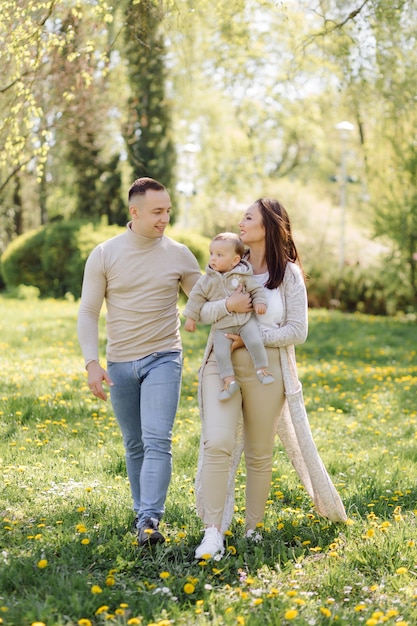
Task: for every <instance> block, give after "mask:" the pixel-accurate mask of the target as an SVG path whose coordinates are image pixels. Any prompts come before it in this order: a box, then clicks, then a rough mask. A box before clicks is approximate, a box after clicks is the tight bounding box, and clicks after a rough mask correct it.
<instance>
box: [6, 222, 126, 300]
mask: <svg viewBox="0 0 417 626" xmlns="http://www.w3.org/2000/svg"><path fill="white" fill-rule="evenodd" d="M120 232H123V229H122V228H120V227H118V226H103V225H99V224H91V223H88V224H87V223H85V222H84V223H83V222H79V221H73V222H72V221H70V222H64V221H62V222H57V223H54V224H49V225H47V226H43V227H41V228H38V229H37V230H34V231H30V232H28V233H25V234H24V235H21V236H19V237H17V238H16V239H14V240H13V241H12V242H11V243H10V244H9V246H8V247H7V249H6V250H5V252H4V253H3V256H2V259H1V261H2V264H1V271H2V275H3V279H4V283H5V285H6V287H7V289H8V290H11V289H13V288H14V287H18V286H19V285H30V286H33V287H37V288H38V289H39V293H40V296H41V297H52V298H62V297H64V296H66V295H67V294H72V295H73V296H74V297H75V298H79V296H80V294H81V283H82V276H83V270H84V265H85V261H86V260H87V257H88V255H89V253H90V252H91V250H92V249H93V248H94V246H95V245H97V244H98V243H99V242H101V241H104V240H105V239H109V238H110V237H114V236H116V235H117V234H119V233H120Z"/></svg>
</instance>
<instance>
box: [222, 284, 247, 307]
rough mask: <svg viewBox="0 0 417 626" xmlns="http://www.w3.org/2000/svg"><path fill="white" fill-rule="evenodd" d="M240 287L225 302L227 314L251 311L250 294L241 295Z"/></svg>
mask: <svg viewBox="0 0 417 626" xmlns="http://www.w3.org/2000/svg"><path fill="white" fill-rule="evenodd" d="M242 289H243V287H242V285H239V287H238V288H237V289H236V291H235V292H234V293H232V295H231V296H229V297H228V298H227V300H226V308H227V310H228V311H229V313H249V312H250V311H252V310H253V309H252V298H251V295H250V293H247V292H245V293H242Z"/></svg>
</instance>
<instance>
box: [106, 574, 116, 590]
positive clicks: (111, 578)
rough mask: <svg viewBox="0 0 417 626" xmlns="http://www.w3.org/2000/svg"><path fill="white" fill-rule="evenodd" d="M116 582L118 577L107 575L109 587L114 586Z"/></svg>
mask: <svg viewBox="0 0 417 626" xmlns="http://www.w3.org/2000/svg"><path fill="white" fill-rule="evenodd" d="M115 584H116V579H115V577H114V576H107V578H106V585H107V587H113V585H115Z"/></svg>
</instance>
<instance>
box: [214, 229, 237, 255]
mask: <svg viewBox="0 0 417 626" xmlns="http://www.w3.org/2000/svg"><path fill="white" fill-rule="evenodd" d="M212 241H230V243H232V244H233V245H234V247H235V253H236V254H238V255H239V256H240V258H242V257H243V254H244V252H245V244H244V243H243V241H242V240H241V238H240V237H239V235H236V233H230V232H225V233H219V234H218V235H216V236H215V237H213V239H212Z"/></svg>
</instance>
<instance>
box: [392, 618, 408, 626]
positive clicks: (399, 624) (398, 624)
mask: <svg viewBox="0 0 417 626" xmlns="http://www.w3.org/2000/svg"><path fill="white" fill-rule="evenodd" d="M395 626H408V622H406V621H404V620H403V619H402V620H400V621H399V622H395Z"/></svg>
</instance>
